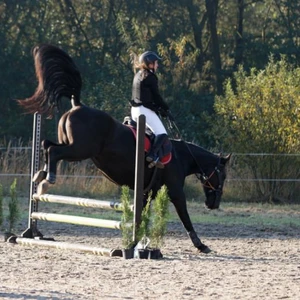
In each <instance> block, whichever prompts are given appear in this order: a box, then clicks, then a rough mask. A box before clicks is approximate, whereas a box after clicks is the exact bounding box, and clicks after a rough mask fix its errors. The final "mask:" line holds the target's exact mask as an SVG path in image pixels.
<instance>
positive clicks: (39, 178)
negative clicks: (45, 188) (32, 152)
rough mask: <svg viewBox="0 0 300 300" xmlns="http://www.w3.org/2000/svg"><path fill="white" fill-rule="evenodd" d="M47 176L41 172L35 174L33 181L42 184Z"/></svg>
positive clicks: (44, 172)
mask: <svg viewBox="0 0 300 300" xmlns="http://www.w3.org/2000/svg"><path fill="white" fill-rule="evenodd" d="M46 176H47V172H46V171H43V170H39V171H37V172H36V173H35V174H34V176H33V179H32V181H33V182H35V183H40V182H41V181H42V180H44V179H46Z"/></svg>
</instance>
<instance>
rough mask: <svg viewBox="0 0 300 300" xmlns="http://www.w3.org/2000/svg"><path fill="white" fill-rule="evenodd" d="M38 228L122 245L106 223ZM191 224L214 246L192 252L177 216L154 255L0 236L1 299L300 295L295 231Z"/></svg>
mask: <svg viewBox="0 0 300 300" xmlns="http://www.w3.org/2000/svg"><path fill="white" fill-rule="evenodd" d="M39 229H40V230H41V232H42V233H43V234H44V235H49V236H53V237H55V238H56V240H58V241H64V242H66V241H69V242H76V243H85V244H90V245H94V246H101V247H106V248H107V247H108V248H114V247H118V246H120V245H121V237H120V235H119V233H118V232H116V231H114V230H109V229H99V228H89V227H79V226H75V225H66V224H59V223H47V224H45V226H44V227H39ZM196 229H197V232H198V233H200V232H202V240H203V242H205V243H206V244H207V245H208V246H210V247H211V248H212V249H213V250H214V252H213V253H211V254H208V255H205V254H199V253H197V251H196V250H194V248H193V246H192V244H191V242H190V241H189V239H188V238H187V236H186V234H185V232H184V230H183V228H182V226H181V224H177V223H176V224H175V223H174V224H170V225H169V230H168V235H167V237H166V240H165V245H164V246H163V247H162V249H161V251H162V253H163V255H164V258H163V259H160V260H144V259H128V260H125V259H123V258H119V257H113V258H109V257H102V256H95V255H92V254H87V253H82V252H78V251H70V250H59V249H48V248H40V247H39V248H32V247H28V246H21V245H14V244H9V243H4V242H1V243H0V259H1V262H0V263H1V268H0V299H43V300H44V299H114V300H117V299H172V300H173V299H300V232H295V230H292V229H291V228H287V229H286V230H280V231H278V230H277V231H273V230H261V229H258V228H250V227H238V228H235V227H224V226H219V225H213V226H212V225H201V226H200V225H197V226H196ZM87 235H88V236H90V237H89V238H88V237H87Z"/></svg>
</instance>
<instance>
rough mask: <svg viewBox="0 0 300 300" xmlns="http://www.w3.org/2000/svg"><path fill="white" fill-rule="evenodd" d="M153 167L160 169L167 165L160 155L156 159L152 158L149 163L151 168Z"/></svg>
mask: <svg viewBox="0 0 300 300" xmlns="http://www.w3.org/2000/svg"><path fill="white" fill-rule="evenodd" d="M153 167H156V168H158V169H163V168H164V167H165V165H164V164H163V163H162V162H161V161H160V160H159V157H158V158H157V159H156V160H152V161H151V162H150V163H149V165H148V168H149V169H151V168H153Z"/></svg>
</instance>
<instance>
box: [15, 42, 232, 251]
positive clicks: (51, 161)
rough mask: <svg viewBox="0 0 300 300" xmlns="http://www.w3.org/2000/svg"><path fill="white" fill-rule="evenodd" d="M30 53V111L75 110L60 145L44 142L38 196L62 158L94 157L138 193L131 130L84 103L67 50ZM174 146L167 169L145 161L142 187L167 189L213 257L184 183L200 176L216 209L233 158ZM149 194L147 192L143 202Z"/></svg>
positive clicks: (64, 120) (67, 116)
mask: <svg viewBox="0 0 300 300" xmlns="http://www.w3.org/2000/svg"><path fill="white" fill-rule="evenodd" d="M32 54H33V57H34V65H35V73H36V77H37V80H38V86H37V88H36V90H35V93H34V94H33V95H32V96H31V97H30V98H26V99H18V100H17V101H18V103H19V104H20V105H21V106H22V107H23V108H24V110H25V111H26V113H35V112H39V113H41V114H44V115H46V116H47V117H50V118H51V117H52V116H53V110H54V108H55V107H59V106H60V105H61V101H62V99H66V100H68V101H70V102H71V109H70V110H68V111H67V112H65V113H64V114H63V115H62V117H61V118H60V120H59V125H58V143H55V142H52V141H49V140H44V141H43V142H42V146H43V148H44V153H45V164H44V168H43V169H42V170H39V171H38V172H37V173H36V174H35V176H34V181H35V182H37V183H39V185H38V189H37V193H39V194H43V193H45V192H46V191H47V189H48V187H49V186H51V185H53V184H55V181H56V168H57V163H58V161H60V160H64V161H81V160H85V159H91V160H92V161H93V163H94V164H95V166H96V167H97V168H98V169H100V171H101V172H102V173H103V174H104V176H106V177H107V178H108V179H110V180H111V181H112V182H114V183H116V184H118V185H120V186H123V185H127V186H128V187H129V188H130V189H134V179H135V147H136V140H135V137H134V135H133V133H132V130H131V129H130V128H129V127H128V126H126V125H124V124H123V123H121V122H119V121H118V120H116V119H115V118H113V117H112V116H110V115H109V114H107V113H106V112H104V111H101V110H97V109H94V108H91V107H88V106H86V105H84V104H83V103H82V102H81V99H80V93H81V88H82V79H81V74H80V72H79V70H78V68H77V66H76V64H75V63H74V61H73V59H72V58H71V57H70V56H69V55H68V54H67V53H66V52H65V51H64V50H62V49H60V48H58V47H56V46H54V45H49V44H41V45H37V46H35V47H34V48H33V51H32ZM171 143H172V159H171V161H170V162H169V163H168V164H167V165H166V166H165V167H164V168H163V169H158V168H148V167H147V166H146V161H145V169H144V170H145V171H144V172H145V173H144V186H145V187H147V186H148V185H149V184H150V182H152V184H151V194H150V195H151V197H152V199H154V198H155V196H156V194H157V192H158V190H159V189H160V188H161V187H162V186H163V185H165V186H166V187H167V190H168V196H169V198H170V201H171V202H172V203H173V205H174V207H175V209H176V212H177V214H178V217H179V219H180V220H181V222H182V224H183V226H184V228H185V230H186V232H187V234H188V236H189V237H190V239H191V241H192V243H193V245H194V246H195V247H196V248H197V249H198V251H200V252H202V253H209V252H210V251H211V250H210V248H209V247H208V246H206V245H205V244H204V243H202V241H201V240H200V238H199V237H198V235H197V233H196V232H195V230H194V227H193V224H192V222H191V219H190V216H189V213H188V210H187V202H186V196H185V193H184V189H183V188H184V182H185V178H186V177H187V176H189V175H191V174H196V175H197V177H198V179H199V180H200V181H201V183H202V186H203V189H204V194H205V198H206V200H205V205H206V206H207V208H208V209H218V208H219V205H220V201H221V196H222V192H223V185H224V182H225V178H226V165H227V164H228V161H229V160H230V155H231V154H229V155H227V156H223V155H217V154H214V153H212V152H210V151H208V150H206V149H204V148H202V147H200V146H197V145H195V144H193V143H189V142H186V141H184V140H180V139H179V140H178V139H177V140H176V139H171ZM154 172H155V174H156V175H155V177H154V179H153V174H154ZM148 193H149V191H145V193H144V197H145V198H144V199H147V198H148ZM144 203H145V200H144Z"/></svg>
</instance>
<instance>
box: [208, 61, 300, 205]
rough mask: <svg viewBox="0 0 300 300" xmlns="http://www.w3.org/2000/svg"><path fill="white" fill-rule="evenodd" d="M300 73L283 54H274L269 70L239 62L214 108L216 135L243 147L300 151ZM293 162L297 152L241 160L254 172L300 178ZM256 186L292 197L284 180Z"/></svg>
mask: <svg viewBox="0 0 300 300" xmlns="http://www.w3.org/2000/svg"><path fill="white" fill-rule="evenodd" d="M299 79H300V68H299V67H298V68H297V67H294V66H293V65H290V64H288V63H287V61H286V59H285V58H282V59H281V60H280V61H279V62H276V61H274V58H273V57H271V58H270V61H269V63H268V65H267V67H266V68H265V70H260V71H259V70H257V69H255V68H253V69H252V70H251V72H250V74H247V73H246V72H245V71H244V70H243V68H242V67H240V68H239V70H238V71H237V72H236V73H235V74H234V81H233V80H227V82H226V85H225V95H224V96H220V97H217V99H216V102H215V110H216V114H217V115H218V116H219V117H221V119H220V122H219V124H217V125H216V127H215V128H214V130H213V132H214V134H215V137H216V136H217V138H218V139H219V141H220V142H221V143H222V144H223V145H224V147H228V148H230V149H231V150H232V151H234V152H239V153H240V152H244V153H249V152H253V153H273V154H280V153H298V152H299V149H300V139H299V136H300V86H299ZM220 134H222V136H221V135H220ZM295 160H296V161H295ZM295 163H297V158H295V157H285V158H281V159H279V158H278V156H269V157H267V159H264V161H263V163H262V161H261V160H258V161H256V160H254V159H253V157H246V158H245V160H244V164H243V166H244V167H249V168H250V170H251V172H252V173H253V175H254V177H255V178H272V179H279V178H282V177H283V176H285V175H288V176H291V175H292V176H293V177H294V176H296V177H294V178H299V176H300V174H299V167H295V168H293V167H291V166H296V165H295ZM298 163H299V159H298ZM240 167H241V166H240ZM257 192H258V195H259V196H260V197H264V198H265V199H268V200H273V199H276V197H279V198H280V197H287V198H289V194H288V193H287V191H286V190H285V189H284V183H282V182H276V181H271V182H259V184H258V185H257ZM289 192H291V191H289Z"/></svg>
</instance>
